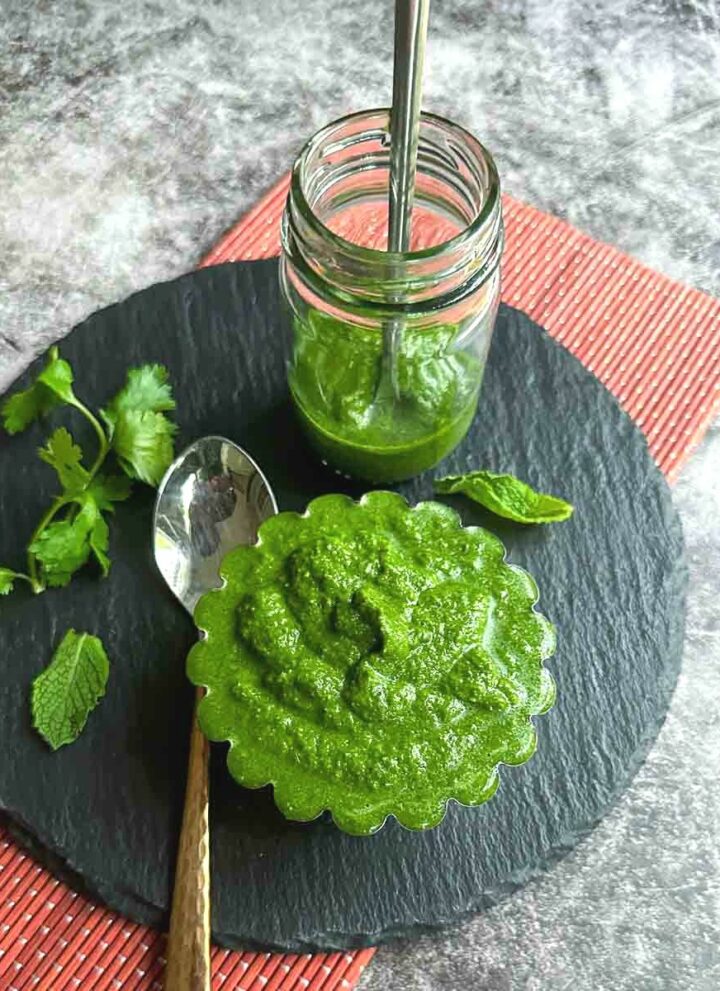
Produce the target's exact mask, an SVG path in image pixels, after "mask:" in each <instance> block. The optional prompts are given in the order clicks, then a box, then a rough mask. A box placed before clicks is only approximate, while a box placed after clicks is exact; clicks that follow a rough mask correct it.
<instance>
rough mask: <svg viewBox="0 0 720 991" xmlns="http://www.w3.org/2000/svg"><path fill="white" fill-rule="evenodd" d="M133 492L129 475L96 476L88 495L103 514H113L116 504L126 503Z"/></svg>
mask: <svg viewBox="0 0 720 991" xmlns="http://www.w3.org/2000/svg"><path fill="white" fill-rule="evenodd" d="M131 492H132V481H131V480H130V479H129V478H128V477H127V475H96V476H95V478H94V479H93V480H92V482H91V483H90V485H89V487H88V495H89V496H91V497H92V498H93V499H94V500H95V502H96V503H97V507H98V509H99V510H101V511H102V512H107V513H112V512H114V510H115V505H114V504H115V503H116V502H124V501H125V500H126V499H128V498H129V497H130V494H131Z"/></svg>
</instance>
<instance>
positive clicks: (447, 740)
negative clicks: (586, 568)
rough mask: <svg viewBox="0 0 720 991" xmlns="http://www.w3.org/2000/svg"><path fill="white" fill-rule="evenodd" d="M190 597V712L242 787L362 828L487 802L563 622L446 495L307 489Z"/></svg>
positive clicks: (547, 698)
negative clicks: (445, 501)
mask: <svg viewBox="0 0 720 991" xmlns="http://www.w3.org/2000/svg"><path fill="white" fill-rule="evenodd" d="M221 575H222V578H223V580H224V584H223V586H222V587H221V588H219V589H216V590H213V591H211V592H209V593H207V594H206V595H205V596H203V598H202V599H201V600H200V602H199V603H198V605H197V608H196V611H195V620H196V622H197V625H198V626H199V627H200V629H201V630H202V631H204V634H205V636H204V638H203V639H202V640H200V641H199V642H198V643H197V644H196V645H195V646H194V647H193V649H192V650H191V652H190V656H189V659H188V674H189V677H190V679H191V681H192V682H194V683H195V684H196V685H201V686H204V687H205V688H206V689H207V694H206V696H205V698H204V699H203V700H202V702H201V703H200V707H199V713H198V718H199V721H200V725H201V727H202V729H203V732H204V733H205V734H206V735H207V736H208V738H209V739H210V740H214V741H226V742H228V743H229V745H230V746H229V751H228V756H227V763H228V768H229V770H230V773H231V774H232V776H233V777H234V778H235V779H236V780H237V781H238V782H239V783H240V784H241V785H243V786H244V787H246V788H259V787H262V786H264V785H268V784H269V785H272V786H273V789H274V796H275V802H276V804H277V806H278V808H279V809H280V811H281V812H282V813H283V814H284V815H285V816H286V817H287V818H289V819H294V820H303V821H305V820H311V819H314V818H316V817H317V816H318V815H320V814H321V813H322V812H323V811H329V812H330V814H331V815H332V818H333V820H334V821H335V823H336V824H337V826H339V827H340V829H343V830H345V831H346V832H349V833H353V834H356V835H368V834H370V833H373V832H375V831H376V830H377V829H379V828H380V827H381V826H382V825H383V823H384V822H385V820H386V819H387V817H388V816H394V817H395V818H396V819H397V820H398V821H399V822H400V823H401V824H402V825H403V826H406V827H408V828H410V829H425V828H429V827H432V826H436V825H437V824H438V823H439V822H440V821H441V820H442V818H443V816H444V814H445V810H446V806H447V803H448V801H450V800H455V801H457V802H460V803H462V804H464V805H479V804H481V803H483V802H485V801H487V800H488V799H489V798H491V796H492V795H493V793H494V792H495V790H496V788H497V786H498V781H499V772H498V769H499V767H500V765H501V764H521V763H523V762H524V761H526V760H528V758H530V757H531V756H532V754H533V753H534V751H535V748H536V731H535V727H534V724H533V717H534V716H537V715H540V714H541V713H544V712H546V711H547V710H548V709H549V708H550V707H551V706H552V704H553V701H554V697H555V685H554V682H553V679H552V677H551V675H550V673H549V672H548V671H547V669H546V668H545V667H544V664H543V662H544V661H545V660H546V659H547V658H548V657H550V656H551V655H552V653H553V651H554V647H555V634H554V630H553V627H552V625H551V624H550V622H549V621H548V620H547V619H546V618H545V617H544V616H542V615H541V614H540V613H538V612H537V611H536V610H535V608H534V606H535V603H536V601H537V597H538V591H537V587H536V585H535V582H534V581H533V579H532V578H531V576H530V575H529V574H528V573H527V572H525V571H523V570H522V569H521V568H518V567H516V566H514V565H511V564H508V563H507V562H506V561H505V551H504V548H503V545H502V543H501V542H500V541H499V540H498V539H497V538H496V537H494V536H493V535H492V534H490V533H488V532H487V531H486V530H483V529H480V528H475V527H463V526H462V524H461V521H460V518H459V516H458V515H457V513H456V512H455V511H454V510H452V509H450V508H449V507H447V506H445V505H442V504H440V503H437V502H423V503H419V504H418V505H417V506H415V507H410V506H409V505H408V503H407V502H406V501H405V499H403V498H402V497H401V496H400V495H397V494H395V493H392V492H382V491H378V492H371V493H369V494H368V495H365V496H364V497H363V498H362V499H361V500H360V501H359V502H355V501H353V500H351V499H349V498H348V497H346V496H342V495H327V496H321V497H320V498H318V499H315V500H314V501H313V502H311V503H310V505H309V506H308V509H307V512H306V513H305V514H304V515H298V514H297V513H290V512H284V513H280V514H279V515H277V516H274V517H272V518H271V519H269V520H267V521H266V522H265V523H263V524H262V526H261V527H260V532H259V539H258V542H257V543H256V544H255V545H254V546H251V547H238V548H236V549H235V550H233V551H231V552H230V554H228V555H227V557H226V558H225V560H224V561H223V564H222V567H221Z"/></svg>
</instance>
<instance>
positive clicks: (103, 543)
mask: <svg viewBox="0 0 720 991" xmlns="http://www.w3.org/2000/svg"><path fill="white" fill-rule="evenodd" d="M89 539H90V550H91V551H92V552H93V554H94V555H95V560H96V561H97V563H98V564H99V565H100V569H101V571H102V573H103V578H107V576H108V572H109V571H110V558H109V557H108V556H107V549H108V546H109V543H110V530H109V528H108V525H107V523H106V522H105V520H104V519H103V517H102V516H101V515H100V514H99V513H98V518H97V519H96V521H95V525H94V526H93V528H92V530H91V531H90V538H89Z"/></svg>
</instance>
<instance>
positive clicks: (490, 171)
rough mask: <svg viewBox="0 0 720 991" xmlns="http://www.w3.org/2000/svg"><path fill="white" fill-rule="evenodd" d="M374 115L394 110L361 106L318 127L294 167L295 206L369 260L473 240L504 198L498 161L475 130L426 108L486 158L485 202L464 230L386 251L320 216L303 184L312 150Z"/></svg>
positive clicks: (406, 257)
mask: <svg viewBox="0 0 720 991" xmlns="http://www.w3.org/2000/svg"><path fill="white" fill-rule="evenodd" d="M372 116H386V117H387V122H388V125H389V122H390V110H389V108H387V107H376V108H373V109H369V110H357V111H354V112H353V113H351V114H346V115H345V116H343V117H338V118H337V119H336V120H333V121H330V123H328V124H326V125H325V126H324V127H322V128H320V130H319V131H316V132H315V133H314V134H313V135H312V137H310V138H309V139H308V140H307V141H306V142H305V144H304V145H303V147H302V149H301V150H300V153H299V154H298V156H297V158H296V159H295V163H294V165H293V168H292V174H291V179H290V196H291V197H292V200H293V207H294V208H295V209H297V210H298V212H299V213H300V214H301V215H302V217H303V219H304V221H305V223H307V224H308V225H309V226H310V227H311V228H312V229H313V230H314V231H315V232H316V233H317V234H319V235H320V236H321V237H322V238H323V239H324V240H325V241H326V242H329V243H330V244H334V245H335V246H336V247H338V248H340V249H342V250H343V251H347V252H349V253H352V254H354V255H355V257H357V258H358V260H364V261H368V262H376V261H381V260H382V261H384V262H386V263H387V262H388V261H391V262H392V261H397V262H401V261H402V262H412V261H416V260H417V261H420V260H423V259H428V258H436V257H438V256H440V255H442V254H444V253H445V252H447V251H452V250H453V249H454V248H457V247H461V246H463V245H464V244H465V243H467V242H468V241H470V240H471V239H472V238H473V236H474V235H476V234H477V233H478V231H480V230H481V229H482V228H483V226H484V225H485V223H486V222H487V221H488V220H489V219H490V218H491V217H492V216H493V214H494V212H495V210H496V209H497V206H498V201H499V199H500V176H499V175H498V171H497V166H496V165H495V161H494V159H493V157H492V155H491V154H490V152H489V151H488V150H487V148H486V147H485V146H484V145H483V144H482V143H481V142H480V141H478V139H477V138H476V137H475V136H474V135H473V134H471V132H470V131H468V130H467V128H465V127H463V126H462V125H461V124H457V123H455V122H454V121H451V120H448V118H447V117H442V116H441V115H440V114H433V113H429V112H427V111H422V113H421V114H420V119H421V121H427V122H428V123H430V124H436V125H440V126H441V127H442V128H450V129H451V130H452V131H453V132H455V133H456V134H459V135H460V136H461V137H462V138H463V139H464V140H465V141H466V142H468V143H469V144H470V146H471V147H473V148H474V150H475V152H476V154H477V155H478V158H480V159H481V160H482V162H483V164H484V166H485V167H486V168H487V176H488V185H487V193H486V196H485V198H484V200H483V203H482V206H481V207H480V209H479V210H478V212H477V213H476V215H475V216H474V217H473V219H472V220H471V221H470V223H469V224H467V226H466V227H463V229H462V230H461V231H458V233H457V234H454V235H453V236H452V237H451V238H448V239H447V240H446V241H441V242H440V243H439V244H433V245H431V246H430V247H427V248H419V249H417V250H414V251H383V250H382V249H380V248H367V247H365V246H364V245H361V244H357V242H355V241H349V240H348V239H347V238H344V237H342V235H340V234H336V233H335V232H334V231H333V230H332V229H331V228H330V227H328V226H327V224H325V223H324V222H323V221H322V220H321V219H320V218H319V217H318V215H317V214H316V213H315V211H314V210H313V208H312V207H311V205H310V203H309V202H308V199H307V197H306V195H305V190H304V188H303V168H304V167H305V165H306V164H307V160H308V158H309V157H310V154H311V153H312V152H313V151H314V150H315V149H316V148H317V147H318V145H320V143H321V142H322V141H323V140H324V139H325V138H326V137H328V135H330V134H331V133H332V131H333V130H334V129H336V128H339V127H341V126H343V125H346V124H349V123H352V122H353V121H358V120H361V119H362V118H371V117H372Z"/></svg>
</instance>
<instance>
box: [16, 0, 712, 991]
mask: <svg viewBox="0 0 720 991" xmlns="http://www.w3.org/2000/svg"><path fill="white" fill-rule="evenodd" d="M0 11H1V13H2V17H1V18H0V203H1V204H2V209H1V210H0V261H1V262H2V264H1V265H0V389H3V388H4V387H5V386H7V385H8V384H9V383H10V382H11V381H12V379H13V378H14V377H15V376H16V375H17V374H18V373H19V372H20V371H21V370H22V368H24V367H25V365H26V364H27V362H28V361H29V360H30V358H31V357H32V356H33V355H34V354H36V353H37V352H39V351H40V350H42V349H43V348H45V347H46V346H47V344H48V343H49V342H51V341H53V340H55V339H56V338H58V337H61V336H62V335H63V334H64V333H66V332H67V331H68V330H69V329H70V327H71V326H72V325H73V324H74V323H75V322H77V321H78V320H79V319H80V318H82V317H83V316H84V315H86V314H87V313H88V312H90V311H92V310H93V309H96V308H97V307H99V306H101V305H103V304H105V303H109V302H111V301H113V300H115V299H117V298H120V297H122V296H124V295H126V294H127V293H129V292H130V291H132V290H133V289H136V288H140V287H141V286H144V285H146V284H148V283H150V282H153V281H157V280H159V279H165V278H170V277H172V276H174V275H177V274H179V273H181V272H183V271H185V270H187V269H188V268H190V267H191V266H192V265H193V263H194V261H195V260H196V259H197V258H198V256H199V255H200V254H201V253H202V252H203V251H204V250H205V249H207V248H208V247H209V246H210V245H211V244H212V243H213V241H214V240H215V239H216V238H217V236H218V235H219V233H221V232H222V230H223V229H224V228H225V227H227V226H228V225H229V223H230V222H231V221H232V220H233V219H234V218H235V217H236V216H237V215H238V214H239V213H241V212H242V211H243V210H244V209H245V208H246V207H248V206H249V205H250V204H251V203H252V202H253V201H254V200H255V199H256V198H257V197H258V195H259V194H260V193H261V192H262V191H263V190H264V189H265V188H267V186H268V185H269V184H270V183H271V182H272V181H273V180H274V179H275V178H276V177H277V176H278V175H279V174H280V173H281V172H282V171H283V170H284V169H285V168H286V167H287V166H288V164H289V163H290V161H291V159H292V157H293V154H294V153H295V151H296V150H297V149H298V147H299V145H300V144H301V142H302V140H303V138H304V137H306V136H307V135H308V134H309V133H310V132H312V131H313V130H314V129H315V128H316V127H318V126H319V125H321V124H323V123H325V122H326V121H327V120H329V119H331V118H332V117H335V116H338V115H340V114H341V113H344V112H347V111H349V110H353V109H359V108H361V107H366V106H371V105H381V104H386V103H387V102H388V99H389V91H390V79H391V58H390V44H391V23H392V2H391V0H349V2H330V0H305V2H304V3H297V0H293V2H289V0H272V2H271V0H214V2H207V3H204V4H198V3H192V2H190V0H173V2H172V3H158V2H144V3H143V2H139V0H124V2H123V3H119V4H118V3H114V2H112V3H111V2H110V0H93V2H89V0H87V2H83V0H63V2H62V3H61V2H59V0H55V2H53V0H30V2H29V0H0ZM431 31H432V35H431V40H430V45H429V50H428V78H427V87H426V101H425V102H426V105H427V107H428V108H429V109H433V110H436V111H438V112H440V113H444V114H447V115H448V116H450V117H452V118H454V119H456V120H458V121H460V122H462V123H464V124H465V125H466V126H468V127H469V128H470V129H472V130H473V131H475V132H476V133H477V134H478V135H480V136H481V138H482V139H483V140H484V141H485V143H486V144H487V145H488V146H489V147H490V148H491V149H492V150H493V152H494V153H495V155H496V157H497V160H498V163H499V166H500V170H501V174H502V176H503V179H504V184H505V188H506V189H508V190H509V191H510V192H512V193H514V194H515V195H517V196H519V197H521V198H523V199H526V200H528V201H530V202H532V203H534V204H536V205H537V206H540V207H542V208H544V209H548V210H550V211H552V212H554V213H556V214H559V215H561V216H563V217H566V218H568V219H569V220H570V221H571V222H573V223H576V224H578V225H579V226H581V227H583V228H585V229H586V230H588V231H589V232H590V233H592V234H593V235H595V236H596V237H599V238H602V239H604V240H607V241H611V242H613V243H615V244H618V245H619V246H621V247H622V248H623V249H625V250H627V251H629V252H631V253H633V254H635V255H637V256H639V257H640V258H642V259H643V260H645V261H647V262H649V263H650V264H652V265H654V266H655V267H657V268H659V269H661V270H663V271H664V272H666V273H668V274H669V275H672V276H675V277H678V278H681V279H684V280H685V281H688V282H690V283H692V284H694V285H696V286H699V287H700V288H703V289H705V290H708V291H710V292H715V293H717V292H718V291H720V236H719V235H718V230H719V228H718V223H717V204H718V202H719V201H720V166H718V162H719V161H720V71H718V66H719V65H720V6H719V5H718V3H717V2H716V0H684V2H679V0H678V2H671V0H635V2H630V0H598V2H597V3H594V4H587V3H586V4H583V3H578V2H575V3H572V2H570V0H555V2H554V3H552V4H550V3H547V2H545V0H507V2H504V3H499V2H495V0H487V2H484V3H481V2H479V0H475V2H469V0H434V3H433V10H432V20H431ZM719 478H720V430H718V429H715V430H714V431H713V432H711V434H710V436H709V437H708V438H707V440H706V442H705V443H704V444H703V446H702V448H701V449H700V450H699V452H698V453H697V454H696V455H695V457H694V458H693V460H692V461H691V463H690V464H689V465H688V467H687V468H686V469H685V471H684V473H683V475H682V477H681V479H680V481H679V482H678V484H677V485H676V487H675V498H676V502H677V505H678V508H679V510H680V512H681V514H682V518H683V522H684V525H685V531H686V536H687V542H688V549H689V557H690V567H691V594H690V602H689V615H688V634H687V652H686V657H685V663H684V670H683V674H682V675H681V678H680V683H679V685H678V689H677V692H676V695H675V699H674V701H673V704H672V708H671V711H670V715H669V717H668V720H667V723H666V725H665V727H664V729H663V731H662V733H661V735H660V738H659V740H658V742H657V744H656V746H655V747H654V749H653V751H652V753H651V755H650V758H649V759H648V761H647V763H646V765H645V767H644V768H643V769H642V771H641V772H640V774H639V775H638V777H637V778H636V780H635V782H634V784H633V785H632V787H631V788H630V790H629V791H628V793H627V794H626V796H625V797H624V798H623V800H622V801H621V803H620V804H619V806H618V807H617V808H616V809H615V810H614V811H613V812H612V813H611V814H610V815H609V816H608V817H607V819H606V820H605V821H604V822H603V823H602V825H601V826H600V827H599V828H598V829H597V830H596V832H595V833H594V834H593V835H592V836H591V837H590V838H589V839H588V840H587V841H586V842H585V843H583V844H582V846H581V847H580V848H579V849H578V850H576V851H575V852H574V853H572V854H571V855H570V856H569V857H568V858H567V859H566V860H565V861H564V862H563V863H561V864H560V865H559V866H558V867H557V868H556V869H555V870H553V871H552V872H551V873H550V874H548V875H546V876H544V877H543V878H541V879H539V880H537V881H536V882H534V883H532V884H531V885H529V886H528V887H527V888H526V889H525V890H524V891H523V892H522V893H520V894H519V895H517V896H515V897H513V898H512V899H510V900H509V901H507V902H505V903H504V904H503V905H500V906H498V907H497V908H496V909H494V910H492V911H490V912H488V913H486V914H485V915H483V916H481V917H478V918H475V919H474V920H471V921H468V922H466V923H465V924H464V925H462V926H460V927H459V928H458V929H457V930H455V931H454V932H452V933H449V934H447V935H445V936H443V937H442V938H436V939H424V940H420V941H416V942H413V943H408V944H404V943H400V944H397V945H395V946H392V947H385V948H383V949H381V950H380V951H379V953H378V954H377V956H376V958H375V960H374V962H373V964H372V965H371V967H370V968H369V969H368V972H367V974H366V976H365V978H364V979H363V987H364V989H365V991H381V989H383V991H386V989H403V991H434V989H438V991H441V989H442V991H445V989H466V988H473V989H474V988H478V989H488V991H506V989H510V991H514V989H529V991H536V989H538V991H540V989H541V991H545V989H551V991H561V989H571V991H591V989H593V991H655V989H684V991H714V989H715V988H717V987H719V986H720V939H719V934H720V785H719V784H718V772H717V768H718V765H719V764H720V717H718V711H719V709H720V665H719V663H718V662H719V661H720V609H719V608H718V591H719V586H720V527H719V526H718V519H720V494H719V490H718V479H719Z"/></svg>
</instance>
